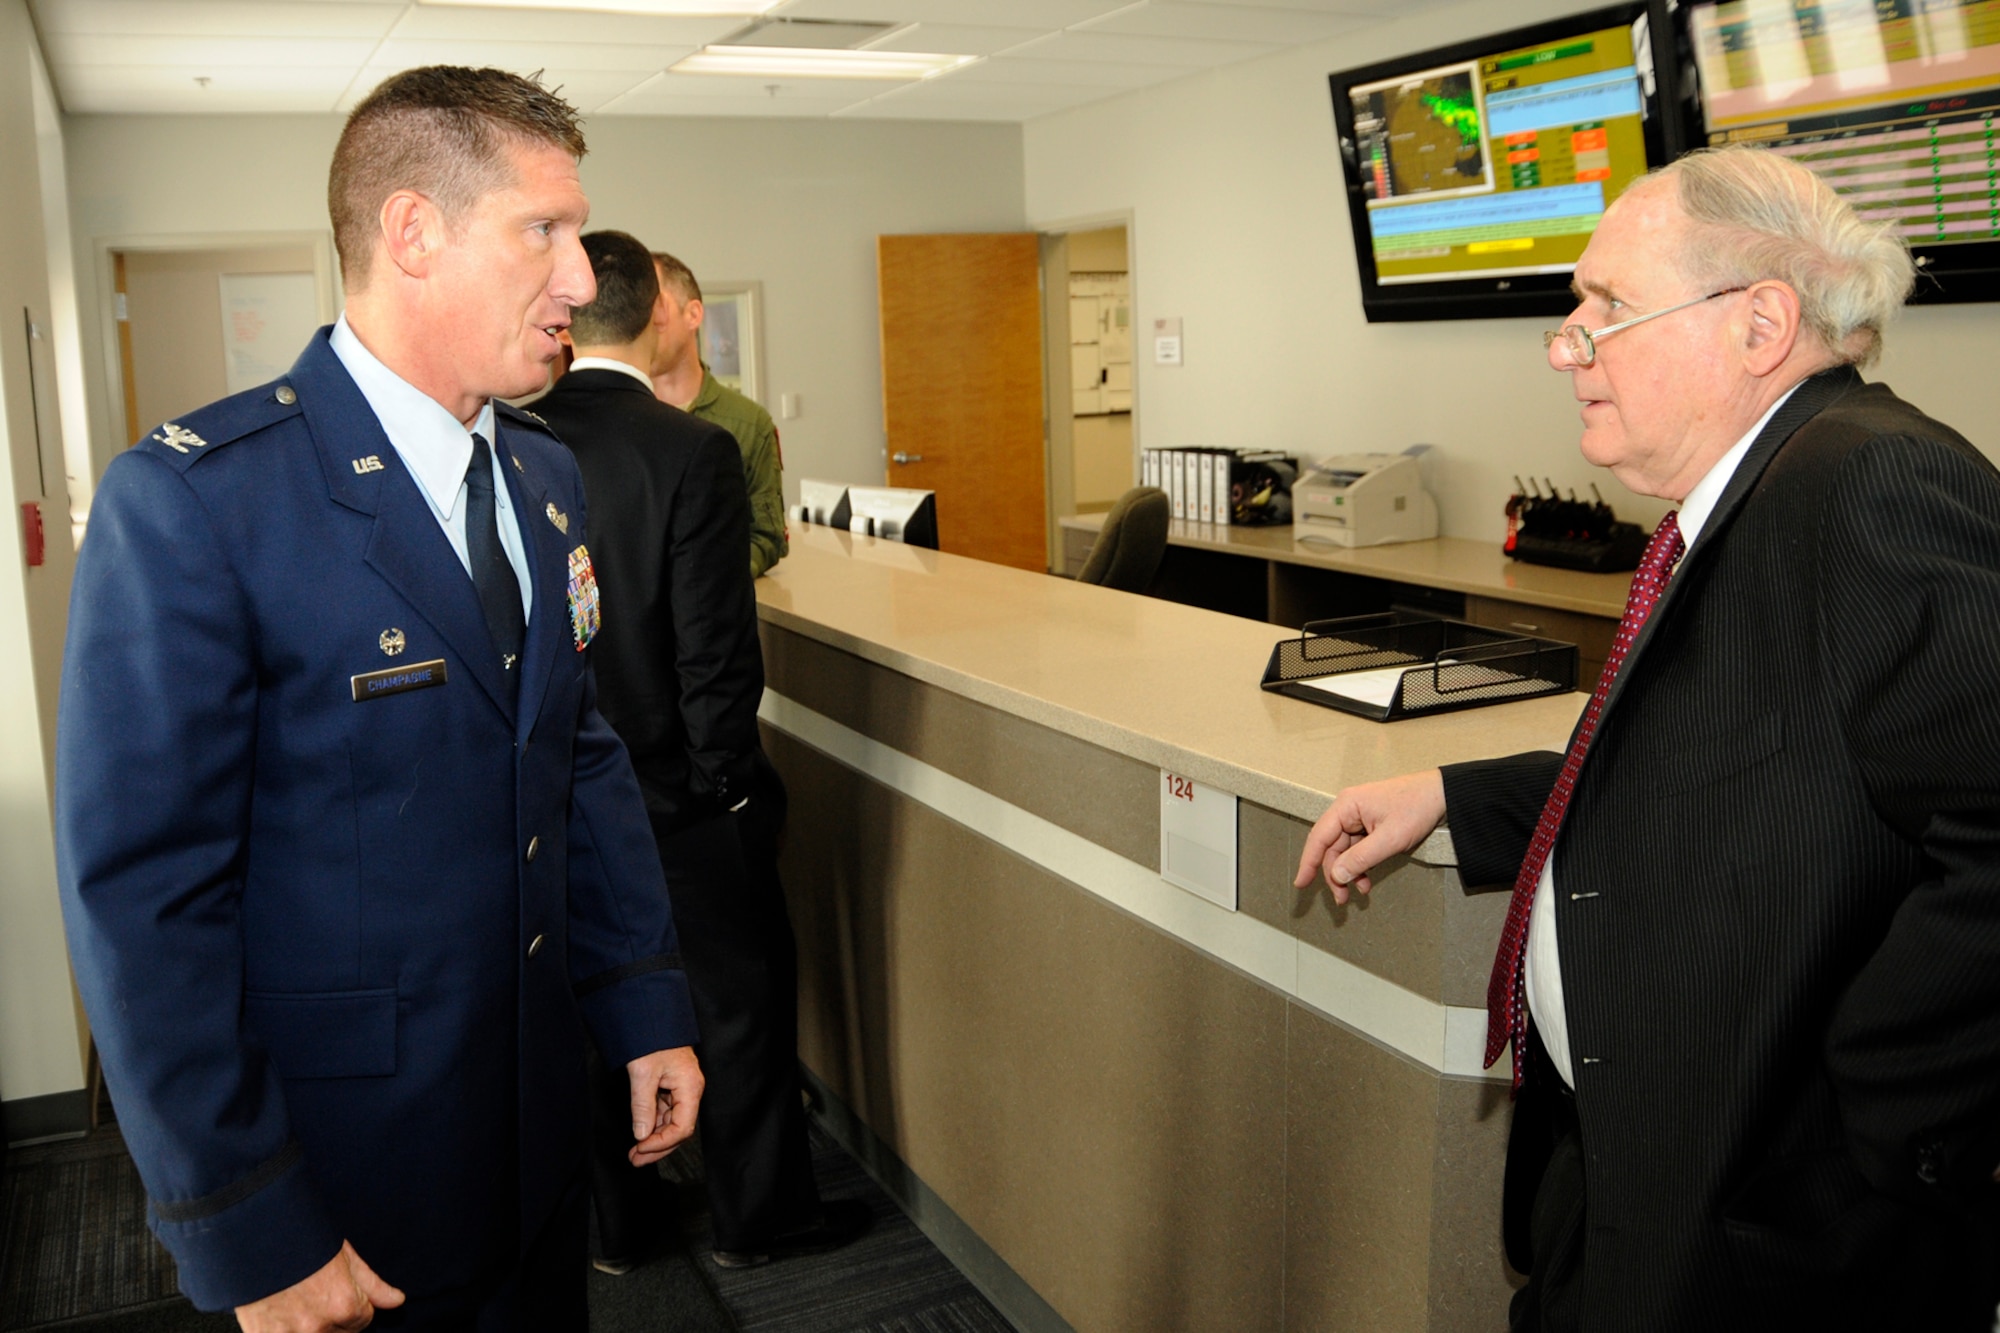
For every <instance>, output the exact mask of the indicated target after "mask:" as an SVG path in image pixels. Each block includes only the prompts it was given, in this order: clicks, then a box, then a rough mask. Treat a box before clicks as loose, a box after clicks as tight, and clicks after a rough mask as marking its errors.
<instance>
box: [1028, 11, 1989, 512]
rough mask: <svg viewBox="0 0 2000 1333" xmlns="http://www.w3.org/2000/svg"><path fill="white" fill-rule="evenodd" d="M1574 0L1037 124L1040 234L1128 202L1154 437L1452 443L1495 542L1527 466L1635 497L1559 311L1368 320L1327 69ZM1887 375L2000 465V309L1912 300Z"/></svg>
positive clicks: (1349, 46)
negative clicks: (1570, 378)
mask: <svg viewBox="0 0 2000 1333" xmlns="http://www.w3.org/2000/svg"><path fill="white" fill-rule="evenodd" d="M1590 7H1591V4H1590V3H1589V0H1584V2H1582V3H1576V2H1569V3H1565V2H1564V0H1467V3H1462V4H1459V5H1455V6H1453V7H1450V8H1447V9H1440V10H1434V11H1429V12H1426V13H1423V14H1421V15H1418V16H1415V17H1412V18H1409V19H1405V20H1401V21H1397V22H1391V23H1385V24H1381V25H1378V26H1375V27H1372V28H1367V29H1363V30H1361V31H1360V32H1358V33H1355V34H1352V35H1350V36H1347V37H1342V38H1335V39H1333V40H1330V41H1327V42H1322V43H1319V44H1316V45H1314V46H1309V47H1304V48H1301V49H1298V50H1295V51H1290V52H1286V53H1283V54H1280V55H1274V56H1270V57H1266V58H1264V59H1261V60H1256V61H1252V62H1249V63H1246V64H1242V65H1234V66H1229V67H1227V68H1224V69H1220V70H1215V71H1211V72H1209V73H1206V74H1203V75H1200V76H1197V77H1194V78H1190V79H1186V80H1182V81H1179V82H1175V83H1171V84H1165V85H1162V86H1159V87H1156V88H1149V89H1144V90H1141V91H1138V92H1133V93H1129V94H1125V95H1123V96H1121V97H1119V98H1116V99H1114V100H1111V101H1108V102H1100V103H1095V104H1092V105H1088V106H1083V107H1079V108H1076V109H1074V110H1071V111H1065V112H1060V113H1058V114H1055V115H1052V116H1048V117H1044V118H1043V119H1040V120H1036V121H1032V122H1030V123H1029V124H1028V125H1027V127H1026V136H1025V144H1024V147H1025V156H1026V171H1027V207H1028V218H1029V221H1030V223H1031V225H1041V226H1046V225H1050V224H1053V223H1058V222H1062V221H1065V220H1067V219H1071V218H1079V217H1090V216H1097V215H1102V214H1106V213H1115V212H1119V211H1122V210H1125V209H1128V208H1129V209H1131V210H1132V212H1133V220H1134V225H1133V233H1132V241H1133V255H1132V268H1133V287H1134V296H1135V299H1136V301H1137V309H1136V310H1135V311H1134V317H1135V320H1136V329H1137V332H1138V334H1139V335H1140V341H1141V344H1142V346H1141V348H1140V351H1139V355H1138V356H1137V357H1136V358H1135V359H1136V361H1137V363H1138V364H1137V365H1136V367H1135V370H1136V374H1137V377H1138V413H1137V417H1136V420H1137V423H1138V430H1139V436H1140V438H1139V441H1138V443H1139V444H1140V445H1142V446H1149V447H1150V446H1173V445H1186V444H1215V445H1238V444H1243V445H1258V446H1260V447H1272V448H1275V447H1283V448H1291V449H1298V450H1302V451H1304V452H1306V453H1328V452H1333V451H1335V450H1346V449H1357V448H1390V449H1401V448H1403V447H1404V446H1406V445H1409V444H1413V443H1417V442H1425V443H1430V444H1434V445H1436V446H1437V447H1438V449H1439V450H1440V451H1441V454H1442V459H1441V465H1440V467H1439V468H1438V469H1437V472H1436V486H1437V490H1438V499H1439V503H1440V506H1441V508H1442V510H1443V522H1444V528H1445V532H1446V534H1447V535H1452V536H1463V537H1473V538H1479V539H1482V540H1485V539H1491V540H1496V541H1497V540H1498V539H1499V537H1500V536H1501V533H1502V531H1503V529H1504V524H1503V520H1502V517H1501V511H1500V507H1501V504H1502V502H1503V501H1504V500H1505V498H1506V496H1507V494H1508V492H1510V491H1511V490H1512V489H1513V481H1512V478H1513V476H1514V475H1515V474H1517V473H1518V474H1521V475H1526V474H1528V473H1530V472H1532V473H1533V474H1535V475H1536V476H1548V477H1553V478H1554V479H1555V480H1556V482H1557V483H1558V484H1560V485H1562V486H1564V487H1574V488H1575V489H1576V490H1577V491H1578V492H1579V493H1583V492H1584V488H1585V485H1586V483H1587V482H1591V481H1595V482H1596V483H1597V485H1598V486H1599V487H1600V488H1601V489H1602V490H1603V491H1604V493H1605V496H1606V498H1607V499H1610V500H1611V501H1612V503H1613V504H1614V505H1616V507H1617V508H1618V511H1619V514H1620V516H1621V517H1626V518H1633V519H1637V520H1640V521H1643V522H1645V523H1647V524H1648V525H1649V526H1650V524H1651V523H1652V522H1653V521H1654V520H1655V519H1657V518H1658V516H1659V515H1660V514H1661V513H1663V512H1664V511H1665V509H1666V506H1665V505H1664V504H1662V503H1660V502H1658V501H1654V500H1650V499H1642V498H1640V497H1636V496H1632V495H1630V493H1629V492H1626V491H1625V490H1624V489H1623V488H1622V487H1619V486H1618V485H1617V484H1616V483H1615V482H1612V481H1611V479H1610V477H1609V475H1608V474H1606V473H1602V472H1599V471H1597V470H1596V469H1593V468H1591V467H1589V466H1588V465H1587V464H1585V463H1584V462H1583V461H1582V459H1581V458H1580V457H1579V456H1578V455H1577V451H1576V442H1577V437H1578V433H1579V426H1578V422H1577V418H1576V413H1575V404H1574V402H1573V401H1572V400H1571V398H1570V395H1569V389H1568V387H1567V381H1566V380H1565V379H1563V378H1562V377H1559V376H1558V375H1556V374H1555V373H1554V372H1551V371H1550V370H1548V369H1547V367H1546V365H1545V363H1544V361H1543V354H1542V346H1541V339H1540V336H1539V335H1540V333H1541V331H1542V329H1543V328H1544V327H1547V326H1549V325H1552V324H1553V323H1555V322H1556V321H1554V320H1477V321H1451V322H1439V323H1425V324H1373V325H1371V324H1368V323H1366V322H1365V321H1364V320H1363V319H1362V315H1361V298H1360V292H1359V283H1358V275H1357V272H1356V268H1355V258H1354V242H1353V234H1352V230H1351V228H1350V224H1349V222H1348V212H1347V201H1346V197H1345V194H1344V192H1343V188H1342V184H1341V172H1340V161H1339V156H1338V150H1337V146H1336V140H1335V135H1334V127H1333V112H1332V105H1331V101H1330V99H1329V96H1328V90H1327V80H1326V76H1327V75H1328V74H1329V73H1330V72H1333V71H1336V70H1341V69H1346V68H1349V67H1352V66H1355V65H1362V64H1368V63H1371V62H1373V61H1377V60H1384V59H1389V58H1391V57H1394V56H1398V55H1405V54H1409V53H1411V52H1415V51H1420V50H1424V49H1426V48H1429V47H1433V46H1439V45H1444V44H1447V43H1451V42H1455V41H1460V40H1463V39H1465V38H1469V37H1473V36H1477V35H1479V34H1481V33H1486V32H1498V31H1504V30H1506V29H1509V28H1514V27H1518V26H1522V25H1525V24H1528V23H1533V22H1536V21H1538V20H1541V19H1544V18H1548V17H1552V16H1555V15H1559V14H1563V13H1571V12H1577V11H1580V10H1584V9H1587V8H1590ZM1159 316H1180V317H1181V318H1182V319H1183V320H1184V321H1185V325H1184V342H1185V347H1186V364H1185V365H1184V366H1181V367H1165V366H1156V365H1153V364H1152V363H1151V356H1150V354H1149V353H1148V352H1147V350H1146V348H1145V346H1144V343H1145V340H1146V337H1147V334H1148V332H1149V330H1150V328H1151V321H1152V320H1153V319H1154V318H1155V317H1159ZM1888 345H1889V352H1888V354H1887V355H1886V356H1885V357H1884V359H1883V361H1882V363H1881V365H1880V366H1879V367H1878V368H1877V369H1876V370H1874V371H1873V372H1871V375H1872V376H1873V377H1875V378H1881V379H1885V380H1887V381H1888V382H1889V383H1890V384H1891V385H1893V386H1894V387H1895V389H1896V390H1897V392H1899V393H1900V394H1902V395H1903V396H1904V397H1905V398H1907V399H1909V400H1910V401H1912V402H1914V403H1916V404H1917V405H1918V406H1920V407H1922V408H1924V409H1925V410H1926V411H1928V412H1930V413H1931V414H1932V415H1933V416H1935V417H1937V418H1939V419H1940V420H1942V421H1944V422H1946V423H1947V424H1949V425H1951V426H1954V427H1956V428H1957V429H1958V430H1959V431H1961V432H1962V433H1964V434H1965V435H1966V436H1967V437H1968V438H1970V439H1971V440H1973V441H1974V443H1976V444H1978V445H1979V446H1980V448H1982V449H1983V450H1985V451H1986V452H1987V453H1988V454H1989V455H1992V456H1995V457H2000V376H1997V375H1995V374H1994V373H1993V371H1992V369H1991V367H1992V366H1993V365H1994V364H1996V362H1997V361H2000V306H1993V305H1983V306H1957V307H1944V308H1932V309H1915V310H1911V311H1909V312H1908V313H1907V314H1906V315H1905V317H1904V319H1903V320H1902V322H1901V323H1900V324H1899V325H1898V326H1897V327H1896V328H1895V329H1894V330H1892V331H1891V333H1890V335H1889V342H1888Z"/></svg>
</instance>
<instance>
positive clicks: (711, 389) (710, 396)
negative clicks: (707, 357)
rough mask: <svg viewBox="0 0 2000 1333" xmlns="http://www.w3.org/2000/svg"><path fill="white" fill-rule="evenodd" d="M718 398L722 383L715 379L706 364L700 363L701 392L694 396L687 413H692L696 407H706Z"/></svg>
mask: <svg viewBox="0 0 2000 1333" xmlns="http://www.w3.org/2000/svg"><path fill="white" fill-rule="evenodd" d="M720 397H722V381H721V380H719V379H717V378H716V377H715V372H714V371H712V370H710V369H709V368H708V362H706V361H704V362H702V363H701V391H700V392H699V393H697V394H695V396H694V401H693V402H691V403H689V404H688V411H690V412H692V411H694V410H695V409H696V408H697V407H707V406H708V405H709V404H710V403H713V402H714V401H715V400H716V399H718V398H720Z"/></svg>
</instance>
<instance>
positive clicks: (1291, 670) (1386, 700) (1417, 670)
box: [1263, 611, 1576, 722]
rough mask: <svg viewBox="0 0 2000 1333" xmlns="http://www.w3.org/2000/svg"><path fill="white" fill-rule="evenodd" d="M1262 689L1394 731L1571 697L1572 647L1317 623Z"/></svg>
mask: <svg viewBox="0 0 2000 1333" xmlns="http://www.w3.org/2000/svg"><path fill="white" fill-rule="evenodd" d="M1263 687H1264V688H1265V689H1266V690H1270V691H1272V692H1273V693H1277V694H1288V695H1290V696H1292V697H1293V698H1296V699H1303V700H1306V701H1307V702H1309V703H1316V704H1321V705H1323V706H1325V707H1329V708H1338V709H1340V710H1341V711H1343V712H1349V713H1354V714H1356V715H1358V716H1361V717H1367V718H1373V719H1374V720H1376V721H1378V722H1394V721H1398V720H1400V719H1402V718H1406V717H1421V716H1425V715H1427V714H1431V713H1443V712H1452V711H1456V710H1458V709H1461V708H1477V707H1481V706H1483V705H1485V704H1493V703H1504V702H1506V701H1508V700H1512V699H1528V698H1535V697H1537V696H1540V695H1544V694H1560V693H1565V692H1567V691H1569V690H1572V689H1574V688H1576V647H1575V645H1573V644H1567V643H1561V642H1558V641H1556V640H1553V639H1538V638H1529V637H1523V636H1521V635H1518V634H1512V633H1509V632H1506V631H1502V630H1494V629H1488V628H1486V627H1485V626H1483V625H1473V624H1469V623H1467V622H1465V621H1462V620H1446V619H1443V618H1440V617H1436V616H1423V615H1415V614H1411V613H1409V612H1400V611H1394V612H1389V613H1388V614H1386V615H1377V616H1353V617H1349V618H1347V619H1344V620H1330V621H1315V622H1313V623H1310V624H1308V625H1307V626H1306V627H1305V629H1304V630H1303V631H1302V632H1301V633H1300V635H1299V637H1298V638H1296V639H1284V640H1281V641H1280V642H1279V643H1278V645H1277V646H1276V647H1275V648H1273V649H1272V651H1271V660H1270V663H1269V664H1268V665H1267V666H1266V667H1265V669H1264V680H1263Z"/></svg>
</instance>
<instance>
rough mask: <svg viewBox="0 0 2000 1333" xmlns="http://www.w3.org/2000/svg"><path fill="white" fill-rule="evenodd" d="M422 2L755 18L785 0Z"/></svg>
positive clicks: (425, 2) (424, 1)
mask: <svg viewBox="0 0 2000 1333" xmlns="http://www.w3.org/2000/svg"><path fill="white" fill-rule="evenodd" d="M417 3H418V4H420V5H473V6H477V7H478V8H481V9H551V10H561V11H564V12H568V13H578V12H590V11H595V12H597V13H600V14H649V15H653V16H655V17H660V16H666V17H673V18H683V17H686V18H709V17H713V18H735V17H739V16H740V17H745V18H748V17H754V16H756V15H759V14H763V13H766V12H768V11H770V10H773V9H776V8H777V7H778V5H779V4H781V3H783V0H417Z"/></svg>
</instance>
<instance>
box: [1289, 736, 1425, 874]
mask: <svg viewBox="0 0 2000 1333" xmlns="http://www.w3.org/2000/svg"><path fill="white" fill-rule="evenodd" d="M1443 821H1444V774H1443V773H1440V772H1439V771H1438V770H1437V769H1435V768H1432V769H1426V770H1425V771H1423V772H1421V773H1406V774H1404V775H1403V776H1402V777H1400V778H1389V779H1387V780H1385V781H1382V782H1371V783H1369V784H1367V785H1366V786H1363V787H1349V788H1347V790H1345V791H1343V792H1341V793H1340V795H1338V796H1336V797H1334V798H1333V804H1332V805H1330V806H1328V807H1327V808H1326V813H1325V814H1323V815H1321V816H1320V817H1319V822H1318V823H1317V824H1314V825H1313V826H1312V832H1311V833H1309V834H1307V835H1306V850H1305V854H1304V855H1303V856H1301V857H1300V858H1299V873H1298V874H1297V875H1296V876H1294V877H1293V879H1292V886H1293V887H1294V888H1299V889H1303V888H1304V887H1306V885H1308V884H1310V883H1312V881H1313V876H1314V875H1316V874H1319V873H1321V872H1322V871H1324V872H1325V874H1326V884H1327V887H1328V888H1330V889H1332V890H1333V900H1334V901H1335V902H1337V903H1340V904H1341V905H1343V906H1345V905H1346V903H1347V897H1348V890H1349V889H1350V888H1352V889H1358V890H1359V891H1361V892H1362V893H1366V892H1368V891H1369V890H1370V889H1372V888H1374V887H1375V884H1374V881H1372V880H1370V879H1369V878H1368V872H1369V871H1370V870H1373V869H1374V868H1375V867H1376V866H1378V865H1380V864H1382V862H1384V861H1386V860H1388V859H1389V858H1390V857H1392V856H1396V855H1399V854H1401V853H1403V852H1407V851H1410V850H1412V849H1413V848H1415V847H1416V845H1417V844H1418V843H1420V842H1422V841H1423V840H1424V839H1425V838H1428V837H1429V836H1430V835H1431V830H1433V829H1435V828H1436V827H1437V826H1438V825H1439V824H1440V823H1442V822H1443Z"/></svg>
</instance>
